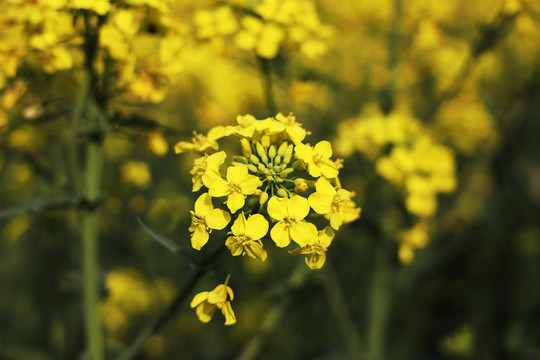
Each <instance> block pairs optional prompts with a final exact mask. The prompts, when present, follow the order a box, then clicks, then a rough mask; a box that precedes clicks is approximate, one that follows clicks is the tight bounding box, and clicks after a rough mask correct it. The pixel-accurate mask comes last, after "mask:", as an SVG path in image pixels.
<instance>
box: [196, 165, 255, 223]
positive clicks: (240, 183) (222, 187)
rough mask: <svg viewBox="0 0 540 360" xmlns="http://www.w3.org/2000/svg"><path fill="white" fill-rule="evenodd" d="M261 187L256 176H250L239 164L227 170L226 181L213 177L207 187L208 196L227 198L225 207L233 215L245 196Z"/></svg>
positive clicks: (245, 168)
mask: <svg viewBox="0 0 540 360" xmlns="http://www.w3.org/2000/svg"><path fill="white" fill-rule="evenodd" d="M214 174H215V173H214ZM206 178H208V177H206ZM204 180H205V177H203V182H204ZM205 185H206V183H205ZM261 185H262V182H261V180H259V178H258V177H257V176H254V175H250V174H249V173H248V168H247V166H246V165H242V164H240V165H235V166H231V167H229V168H228V169H227V179H226V180H225V179H222V178H221V177H219V178H218V177H217V176H215V175H214V176H213V181H211V182H210V183H209V184H208V185H207V186H208V189H209V190H208V193H209V194H210V196H213V197H221V196H228V198H227V207H228V208H229V210H231V213H233V214H234V213H235V212H236V211H237V210H238V209H240V208H242V207H243V206H244V204H245V201H246V195H252V194H254V193H255V191H256V190H257V188H258V187H259V186H261Z"/></svg>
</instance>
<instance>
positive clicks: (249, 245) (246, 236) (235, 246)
mask: <svg viewBox="0 0 540 360" xmlns="http://www.w3.org/2000/svg"><path fill="white" fill-rule="evenodd" d="M267 232H268V221H267V220H266V219H265V218H264V216H262V215H261V214H254V215H250V216H249V217H248V218H247V219H246V217H245V216H244V213H243V212H242V213H241V214H240V216H238V218H237V219H236V220H235V221H234V224H233V225H232V227H231V233H230V234H232V236H229V237H228V238H227V241H226V242H225V245H226V246H227V247H228V248H229V250H231V254H232V255H233V256H238V255H245V254H247V255H248V256H250V257H252V258H254V259H261V260H262V261H265V260H266V256H267V254H266V251H265V250H264V249H263V247H262V242H261V238H262V237H263V236H265V235H266V233H267Z"/></svg>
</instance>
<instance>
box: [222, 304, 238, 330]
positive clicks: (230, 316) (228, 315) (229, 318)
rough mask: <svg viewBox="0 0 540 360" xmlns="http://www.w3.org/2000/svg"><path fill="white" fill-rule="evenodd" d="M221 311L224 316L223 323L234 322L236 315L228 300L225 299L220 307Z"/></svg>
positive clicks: (229, 323) (230, 323)
mask: <svg viewBox="0 0 540 360" xmlns="http://www.w3.org/2000/svg"><path fill="white" fill-rule="evenodd" d="M221 313H222V314H223V316H225V325H232V324H234V323H236V316H235V315H234V311H233V309H232V307H231V303H230V302H228V301H227V302H226V303H225V305H224V306H223V307H222V308H221Z"/></svg>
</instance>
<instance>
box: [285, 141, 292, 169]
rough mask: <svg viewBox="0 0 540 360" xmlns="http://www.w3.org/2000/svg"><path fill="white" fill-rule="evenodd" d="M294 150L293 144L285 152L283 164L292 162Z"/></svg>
mask: <svg viewBox="0 0 540 360" xmlns="http://www.w3.org/2000/svg"><path fill="white" fill-rule="evenodd" d="M293 149H294V148H293V146H292V144H291V145H289V146H287V149H286V150H285V153H284V154H283V163H285V164H288V163H290V162H291V159H292V154H293Z"/></svg>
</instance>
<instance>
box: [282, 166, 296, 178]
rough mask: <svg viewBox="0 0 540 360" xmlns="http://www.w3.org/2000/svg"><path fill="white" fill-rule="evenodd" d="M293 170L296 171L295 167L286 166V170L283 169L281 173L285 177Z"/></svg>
mask: <svg viewBox="0 0 540 360" xmlns="http://www.w3.org/2000/svg"><path fill="white" fill-rule="evenodd" d="M293 171H294V169H293V168H286V169H285V170H283V171H282V172H281V175H282V176H283V177H287V176H288V175H289V174H290V173H292V172H293Z"/></svg>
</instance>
